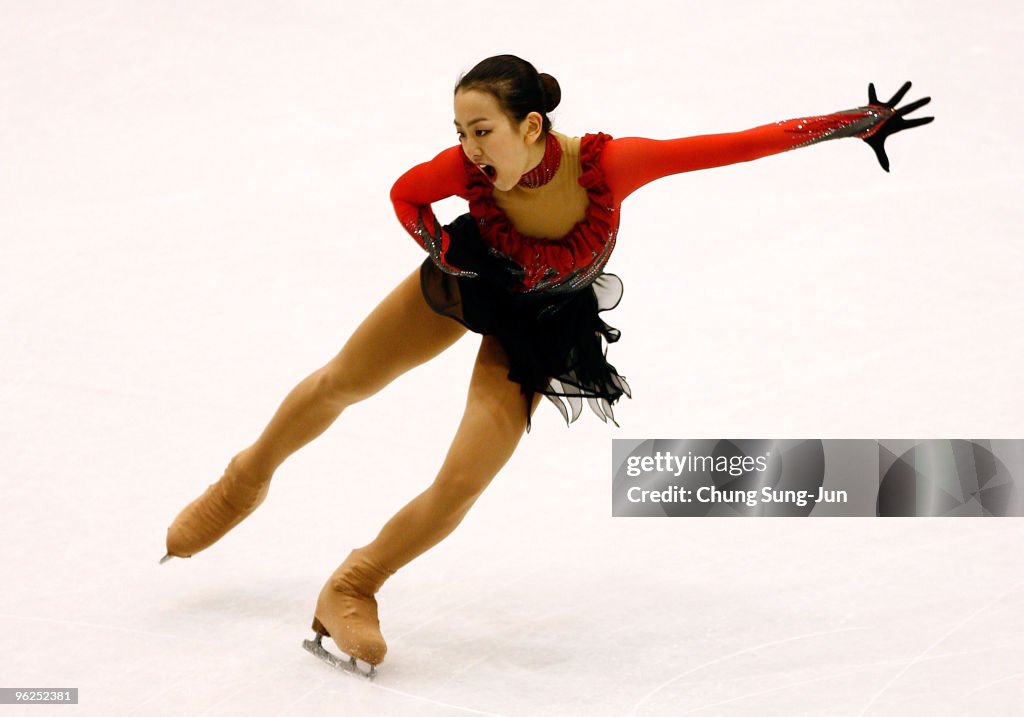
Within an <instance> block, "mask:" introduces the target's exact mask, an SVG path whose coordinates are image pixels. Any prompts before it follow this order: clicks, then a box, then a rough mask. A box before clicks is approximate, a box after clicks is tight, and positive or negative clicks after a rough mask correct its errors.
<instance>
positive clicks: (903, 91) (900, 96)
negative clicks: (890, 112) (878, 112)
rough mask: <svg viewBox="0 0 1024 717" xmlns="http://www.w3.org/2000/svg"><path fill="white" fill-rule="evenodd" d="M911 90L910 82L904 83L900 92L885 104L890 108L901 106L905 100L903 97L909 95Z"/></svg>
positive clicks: (897, 91)
mask: <svg viewBox="0 0 1024 717" xmlns="http://www.w3.org/2000/svg"><path fill="white" fill-rule="evenodd" d="M909 89H910V82H909V81H907V82H904V83H903V86H902V87H901V88H899V89H898V90H896V94H894V95H893V96H892V97H891V98H889V101H888V102H886V103H885V104H887V105H889V106H890V107H895V106H896V105H898V104H899V102H900V100H902V99H903V95H905V94H907V90H909Z"/></svg>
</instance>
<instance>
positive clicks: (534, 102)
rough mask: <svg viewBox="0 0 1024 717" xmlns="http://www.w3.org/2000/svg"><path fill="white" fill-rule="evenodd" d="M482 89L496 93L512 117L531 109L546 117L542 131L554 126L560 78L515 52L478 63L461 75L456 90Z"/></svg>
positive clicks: (521, 116) (518, 119)
mask: <svg viewBox="0 0 1024 717" xmlns="http://www.w3.org/2000/svg"><path fill="white" fill-rule="evenodd" d="M459 90H480V91H483V92H487V93H489V94H491V95H493V96H494V97H495V98H496V99H497V100H498V104H499V105H501V108H502V109H503V110H504V111H505V114H507V115H508V116H509V117H511V118H512V119H514V120H515V121H516V122H522V121H523V120H524V119H526V115H528V114H530V113H531V112H538V113H540V115H541V117H543V118H544V125H543V132H544V133H545V134H546V133H547V132H548V130H550V129H551V120H550V119H548V112H551V111H552V110H554V109H555V108H556V107H558V103H559V102H560V101H561V100H562V89H561V88H560V87H559V86H558V80H556V79H555V78H554V77H552V76H551V75H549V74H547V73H546V72H541V73H538V72H537V68H535V67H534V66H533V65H531V64H530V63H529V62H527V61H526V60H524V59H522V58H520V57H516V56H515V55H495V56H494V57H488V58H487V59H486V60H483V61H481V62H479V63H477V65H476V67H474V68H473V69H472V70H470V71H469V72H467V73H466V74H464V75H463V76H462V77H460V78H459V81H458V82H457V83H456V84H455V91H456V92H458V91H459Z"/></svg>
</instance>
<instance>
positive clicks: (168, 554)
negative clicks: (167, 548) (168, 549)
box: [160, 553, 178, 565]
mask: <svg viewBox="0 0 1024 717" xmlns="http://www.w3.org/2000/svg"><path fill="white" fill-rule="evenodd" d="M176 557H178V556H177V555H171V554H170V553H167V555H165V556H163V557H162V558H160V564H161V565H163V564H164V563H166V562H167V561H168V560H170V559H171V558H176Z"/></svg>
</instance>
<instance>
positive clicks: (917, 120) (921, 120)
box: [903, 117, 935, 129]
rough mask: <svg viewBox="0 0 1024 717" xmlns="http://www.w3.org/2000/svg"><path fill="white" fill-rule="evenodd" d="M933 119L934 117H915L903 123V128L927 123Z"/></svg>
mask: <svg viewBox="0 0 1024 717" xmlns="http://www.w3.org/2000/svg"><path fill="white" fill-rule="evenodd" d="M934 119H935V118H934V117H916V118H914V119H909V120H906V121H905V122H904V123H903V129H910V128H911V127H920V126H921V125H923V124H928V123H929V122H931V121H932V120H934Z"/></svg>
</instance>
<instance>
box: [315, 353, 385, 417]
mask: <svg viewBox="0 0 1024 717" xmlns="http://www.w3.org/2000/svg"><path fill="white" fill-rule="evenodd" d="M380 389H381V386H379V385H377V382H374V381H373V380H371V379H370V377H368V376H365V375H361V374H360V372H359V371H357V370H355V369H354V368H353V367H350V366H348V365H346V362H344V361H339V360H335V361H332V362H331V363H329V364H327V365H326V366H324V367H323V368H322V369H320V371H319V372H318V376H317V385H316V390H317V393H318V394H319V395H320V396H321V398H322V399H323V400H325V401H328V402H331V403H338V404H341V405H344V406H349V405H351V404H353V403H357V402H359V401H362V400H363V399H366V398H369V397H370V396H372V395H373V394H375V393H376V392H377V391H379V390H380Z"/></svg>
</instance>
